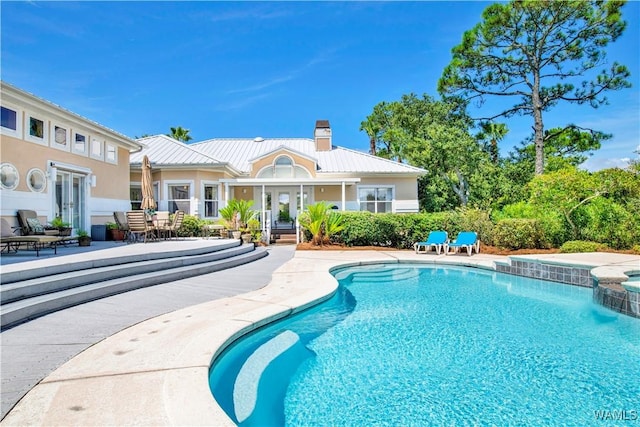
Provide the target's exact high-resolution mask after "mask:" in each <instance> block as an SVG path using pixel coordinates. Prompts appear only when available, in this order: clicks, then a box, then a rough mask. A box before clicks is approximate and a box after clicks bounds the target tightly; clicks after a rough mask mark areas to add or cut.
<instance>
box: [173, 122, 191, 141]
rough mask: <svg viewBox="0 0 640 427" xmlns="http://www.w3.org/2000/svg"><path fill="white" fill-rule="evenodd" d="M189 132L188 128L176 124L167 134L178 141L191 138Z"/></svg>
mask: <svg viewBox="0 0 640 427" xmlns="http://www.w3.org/2000/svg"><path fill="white" fill-rule="evenodd" d="M189 132H190V131H189V129H184V128H183V127H182V126H178V127H175V128H171V133H169V134H168V135H167V136H170V137H172V138H173V139H177V140H178V141H182V142H189V141H191V140H192V139H193V138H191V135H189Z"/></svg>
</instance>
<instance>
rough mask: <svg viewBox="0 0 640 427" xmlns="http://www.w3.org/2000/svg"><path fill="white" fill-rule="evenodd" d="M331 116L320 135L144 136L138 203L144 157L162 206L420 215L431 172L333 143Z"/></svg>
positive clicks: (271, 218)
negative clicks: (421, 185) (328, 208)
mask: <svg viewBox="0 0 640 427" xmlns="http://www.w3.org/2000/svg"><path fill="white" fill-rule="evenodd" d="M332 137H333V135H332V132H331V127H330V124H329V121H328V120H318V121H317V122H316V125H315V129H314V131H313V138H262V137H256V138H233V139H222V138H214V139H210V140H206V141H202V142H198V143H191V144H186V143H183V142H180V141H176V140H174V139H172V138H170V137H168V136H165V135H157V136H152V137H147V138H144V139H140V140H138V142H139V143H140V144H142V145H143V146H144V148H143V149H142V150H141V151H139V152H136V153H132V154H131V200H132V203H133V205H134V207H136V206H139V205H140V202H141V201H142V192H141V189H140V188H141V187H140V183H141V167H142V158H143V156H145V155H146V156H148V158H149V159H150V161H151V165H152V180H153V183H154V191H155V196H156V200H158V209H159V210H168V211H174V210H176V209H181V210H184V211H185V212H187V213H189V214H192V215H196V216H199V217H201V218H205V219H216V218H218V209H219V208H220V207H222V206H224V205H225V203H226V201H227V200H230V199H234V198H235V199H245V200H253V201H254V205H253V207H254V209H256V210H259V211H260V212H261V217H262V218H265V220H266V223H267V224H270V225H273V224H274V223H275V222H276V221H284V222H286V221H290V220H293V219H294V218H295V217H296V216H297V215H298V212H300V211H302V210H304V208H305V206H306V205H308V204H312V203H315V202H318V201H328V202H329V203H330V204H331V205H332V206H334V207H335V208H336V209H339V210H347V211H357V210H368V211H371V212H418V186H417V178H418V177H419V176H420V175H422V174H423V173H424V170H423V169H420V168H416V167H413V166H409V165H406V164H403V163H398V162H394V161H390V160H386V159H382V158H379V157H375V156H372V155H369V154H365V153H362V152H358V151H354V150H350V149H347V148H342V147H338V146H335V145H333V141H332Z"/></svg>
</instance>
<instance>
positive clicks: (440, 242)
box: [413, 231, 449, 255]
mask: <svg viewBox="0 0 640 427" xmlns="http://www.w3.org/2000/svg"><path fill="white" fill-rule="evenodd" d="M448 241H449V235H448V233H447V232H446V231H432V232H430V233H429V237H427V241H426V242H416V243H414V244H413V249H415V251H416V253H417V254H420V253H423V254H426V253H427V252H428V251H430V250H431V248H434V249H435V250H436V253H437V254H438V255H440V252H441V251H442V248H444V245H445V244H446V243H447V242H448ZM420 248H424V250H420Z"/></svg>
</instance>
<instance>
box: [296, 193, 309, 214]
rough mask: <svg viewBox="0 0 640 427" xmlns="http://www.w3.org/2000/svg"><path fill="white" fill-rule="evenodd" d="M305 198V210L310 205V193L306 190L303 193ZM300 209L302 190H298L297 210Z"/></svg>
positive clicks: (303, 202)
mask: <svg viewBox="0 0 640 427" xmlns="http://www.w3.org/2000/svg"><path fill="white" fill-rule="evenodd" d="M303 197H304V200H303V201H302V208H303V210H304V209H306V208H307V206H308V205H309V193H307V192H306V191H305V192H304V193H303ZM299 210H300V192H299V191H298V192H296V211H299Z"/></svg>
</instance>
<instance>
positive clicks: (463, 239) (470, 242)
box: [444, 231, 480, 256]
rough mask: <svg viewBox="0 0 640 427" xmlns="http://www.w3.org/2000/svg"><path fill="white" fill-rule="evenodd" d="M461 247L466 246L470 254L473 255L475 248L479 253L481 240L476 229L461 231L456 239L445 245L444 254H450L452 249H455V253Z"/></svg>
mask: <svg viewBox="0 0 640 427" xmlns="http://www.w3.org/2000/svg"><path fill="white" fill-rule="evenodd" d="M460 248H465V249H466V250H467V255H469V256H471V254H472V253H473V250H474V249H475V250H476V253H479V252H480V241H479V240H478V234H477V233H476V232H475V231H461V232H460V233H459V234H458V237H456V240H454V241H453V242H451V243H446V244H445V245H444V254H445V255H448V254H449V253H450V252H449V250H450V249H453V253H457V252H458V250H459V249H460Z"/></svg>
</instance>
